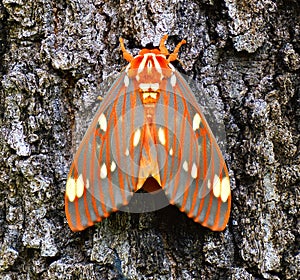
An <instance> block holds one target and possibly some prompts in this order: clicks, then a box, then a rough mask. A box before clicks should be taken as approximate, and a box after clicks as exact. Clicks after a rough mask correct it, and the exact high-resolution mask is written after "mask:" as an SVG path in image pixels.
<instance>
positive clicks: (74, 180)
mask: <svg viewBox="0 0 300 280" xmlns="http://www.w3.org/2000/svg"><path fill="white" fill-rule="evenodd" d="M167 37H168V36H167V35H165V36H163V38H162V39H161V42H160V45H159V48H157V49H142V50H141V51H140V52H139V54H138V55H137V56H132V55H131V54H130V53H129V52H128V51H127V50H126V48H125V46H124V42H123V39H122V38H120V46H121V50H122V52H123V57H124V59H125V60H126V61H127V62H128V65H127V66H126V68H125V70H124V71H123V72H122V73H121V74H120V76H119V77H118V79H117V80H116V81H115V82H114V84H113V85H112V86H111V88H110V90H109V91H108V93H107V95H106V97H105V98H104V99H103V101H102V103H101V105H100V107H99V109H98V111H97V113H96V115H95V117H94V119H93V121H92V123H91V125H90V126H89V128H88V130H87V132H86V134H85V136H84V138H83V140H82V142H81V143H80V145H79V148H78V150H77V152H76V154H75V156H74V160H73V163H72V165H71V168H70V172H69V174H68V179H67V183H66V192H65V212H66V217H67V221H68V224H69V226H70V228H71V230H73V231H81V230H84V229H85V228H87V227H89V226H92V225H93V224H94V223H96V222H100V221H101V220H103V219H104V218H106V217H108V216H109V215H110V213H112V212H114V211H117V210H118V209H120V207H122V206H124V205H127V204H128V203H129V201H130V199H131V197H132V196H133V194H134V193H135V192H136V191H137V190H139V189H141V188H143V187H144V186H146V185H149V184H150V189H151V184H152V183H151V182H153V181H155V183H156V185H158V186H159V188H161V189H162V190H163V191H164V193H165V195H166V197H167V199H168V200H169V203H170V204H173V205H177V206H178V207H179V209H180V211H183V212H185V213H186V214H187V216H188V217H190V218H192V219H193V220H194V221H195V222H197V223H200V224H201V225H202V226H205V227H208V228H210V229H211V230H213V231H221V230H223V229H224V228H225V226H226V224H227V222H228V219H229V215H230V205H231V191H230V180H229V176H228V170H227V167H226V163H225V161H224V158H223V156H222V153H221V150H220V148H219V146H218V144H217V142H216V139H215V137H214V135H213V134H212V132H211V129H210V128H209V126H208V123H207V121H206V120H205V117H204V115H203V113H202V112H201V110H200V107H199V105H198V104H197V101H196V98H195V96H194V95H193V93H192V91H191V89H190V87H189V85H188V84H187V82H186V81H185V80H184V78H183V77H182V75H181V74H179V72H178V71H177V70H176V69H175V68H174V66H173V65H172V62H173V61H175V60H177V57H178V52H179V49H180V47H181V46H182V45H183V44H185V43H186V41H185V40H182V41H181V42H180V43H179V44H178V45H177V46H176V47H175V49H174V51H173V52H172V53H169V51H168V49H167V48H166V46H165V41H166V40H167ZM149 178H151V180H152V181H149ZM149 182H150V183H149ZM148 189H149V186H148Z"/></svg>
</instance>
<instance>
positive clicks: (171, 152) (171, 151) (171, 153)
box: [169, 148, 174, 156]
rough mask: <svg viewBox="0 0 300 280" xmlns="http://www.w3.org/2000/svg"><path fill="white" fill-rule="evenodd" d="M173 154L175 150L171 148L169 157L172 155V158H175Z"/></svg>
mask: <svg viewBox="0 0 300 280" xmlns="http://www.w3.org/2000/svg"><path fill="white" fill-rule="evenodd" d="M173 154H174V151H173V149H172V148H171V149H170V151H169V155H170V156H173Z"/></svg>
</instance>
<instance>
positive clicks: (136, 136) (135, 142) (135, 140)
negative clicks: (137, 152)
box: [133, 128, 141, 147]
mask: <svg viewBox="0 0 300 280" xmlns="http://www.w3.org/2000/svg"><path fill="white" fill-rule="evenodd" d="M140 138H141V130H140V129H139V128H138V129H137V130H136V131H135V133H134V136H133V146H134V147H136V146H137V145H138V143H139V142H140Z"/></svg>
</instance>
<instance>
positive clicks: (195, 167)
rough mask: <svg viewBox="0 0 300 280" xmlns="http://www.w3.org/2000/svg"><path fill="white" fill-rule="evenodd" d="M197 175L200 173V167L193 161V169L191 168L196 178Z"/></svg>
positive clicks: (192, 174)
mask: <svg viewBox="0 0 300 280" xmlns="http://www.w3.org/2000/svg"><path fill="white" fill-rule="evenodd" d="M197 175H198V169H197V166H196V163H193V166H192V170H191V176H192V177H193V178H194V179H195V178H197Z"/></svg>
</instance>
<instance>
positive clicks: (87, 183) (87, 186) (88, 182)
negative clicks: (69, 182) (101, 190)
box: [85, 179, 90, 189]
mask: <svg viewBox="0 0 300 280" xmlns="http://www.w3.org/2000/svg"><path fill="white" fill-rule="evenodd" d="M85 187H86V188H87V189H88V188H89V187H90V181H89V179H86V185H85Z"/></svg>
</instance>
